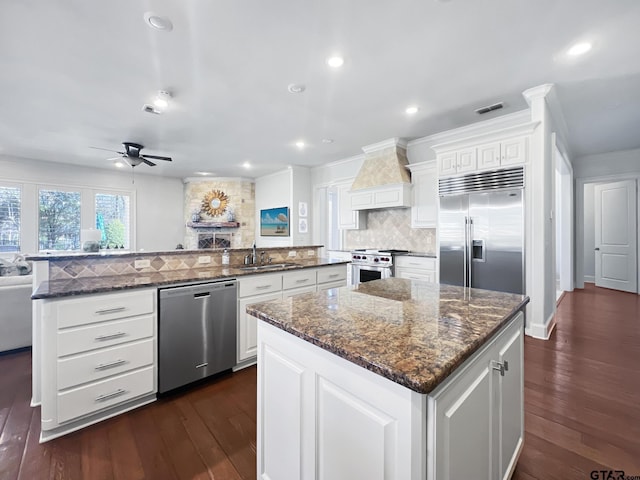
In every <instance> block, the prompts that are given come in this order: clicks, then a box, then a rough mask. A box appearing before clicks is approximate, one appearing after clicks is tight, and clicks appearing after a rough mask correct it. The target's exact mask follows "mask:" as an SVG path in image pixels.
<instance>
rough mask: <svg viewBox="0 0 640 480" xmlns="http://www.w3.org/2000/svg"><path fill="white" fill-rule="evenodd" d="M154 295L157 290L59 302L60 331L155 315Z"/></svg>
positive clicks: (91, 296)
mask: <svg viewBox="0 0 640 480" xmlns="http://www.w3.org/2000/svg"><path fill="white" fill-rule="evenodd" d="M155 292H156V290H155V289H154V290H144V291H135V292H123V293H106V294H102V295H87V296H82V297H78V298H73V299H69V300H58V301H57V305H56V309H57V316H58V328H66V327H74V326H76V325H84V324H88V323H95V322H103V321H105V320H114V319H116V318H125V317H133V316H136V315H143V314H145V313H153V307H154V298H155Z"/></svg>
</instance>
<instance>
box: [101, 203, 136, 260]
mask: <svg viewBox="0 0 640 480" xmlns="http://www.w3.org/2000/svg"><path fill="white" fill-rule="evenodd" d="M95 197H96V228H97V229H98V230H101V231H102V242H101V244H102V246H103V247H105V248H106V247H109V248H120V247H124V248H127V249H128V248H130V246H131V245H130V238H131V226H130V221H129V219H130V216H129V211H130V208H129V207H130V199H129V195H119V194H109V193H96V196H95Z"/></svg>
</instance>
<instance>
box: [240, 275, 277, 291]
mask: <svg viewBox="0 0 640 480" xmlns="http://www.w3.org/2000/svg"><path fill="white" fill-rule="evenodd" d="M239 283H240V287H239V288H238V296H239V297H248V296H250V295H262V294H263V293H272V292H277V291H280V290H282V274H281V273H275V274H260V275H252V276H250V277H246V278H241V279H239Z"/></svg>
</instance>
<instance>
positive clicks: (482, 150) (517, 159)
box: [477, 137, 527, 170]
mask: <svg viewBox="0 0 640 480" xmlns="http://www.w3.org/2000/svg"><path fill="white" fill-rule="evenodd" d="M477 152H478V170H484V169H488V168H496V167H505V166H509V165H518V164H521V163H525V162H526V161H527V138H526V137H518V138H511V139H508V140H503V141H501V142H491V143H486V144H483V145H480V146H479V147H478V149H477Z"/></svg>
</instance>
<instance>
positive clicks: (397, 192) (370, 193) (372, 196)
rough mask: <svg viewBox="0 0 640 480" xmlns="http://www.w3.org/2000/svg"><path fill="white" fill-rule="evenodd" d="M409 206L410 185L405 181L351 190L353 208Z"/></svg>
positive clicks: (370, 208) (369, 208)
mask: <svg viewBox="0 0 640 480" xmlns="http://www.w3.org/2000/svg"><path fill="white" fill-rule="evenodd" d="M410 206H411V186H410V185H409V184H407V183H400V184H395V185H385V186H380V187H373V188H364V189H362V190H356V191H352V192H351V208H352V209H353V210H372V209H377V208H394V207H410Z"/></svg>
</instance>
